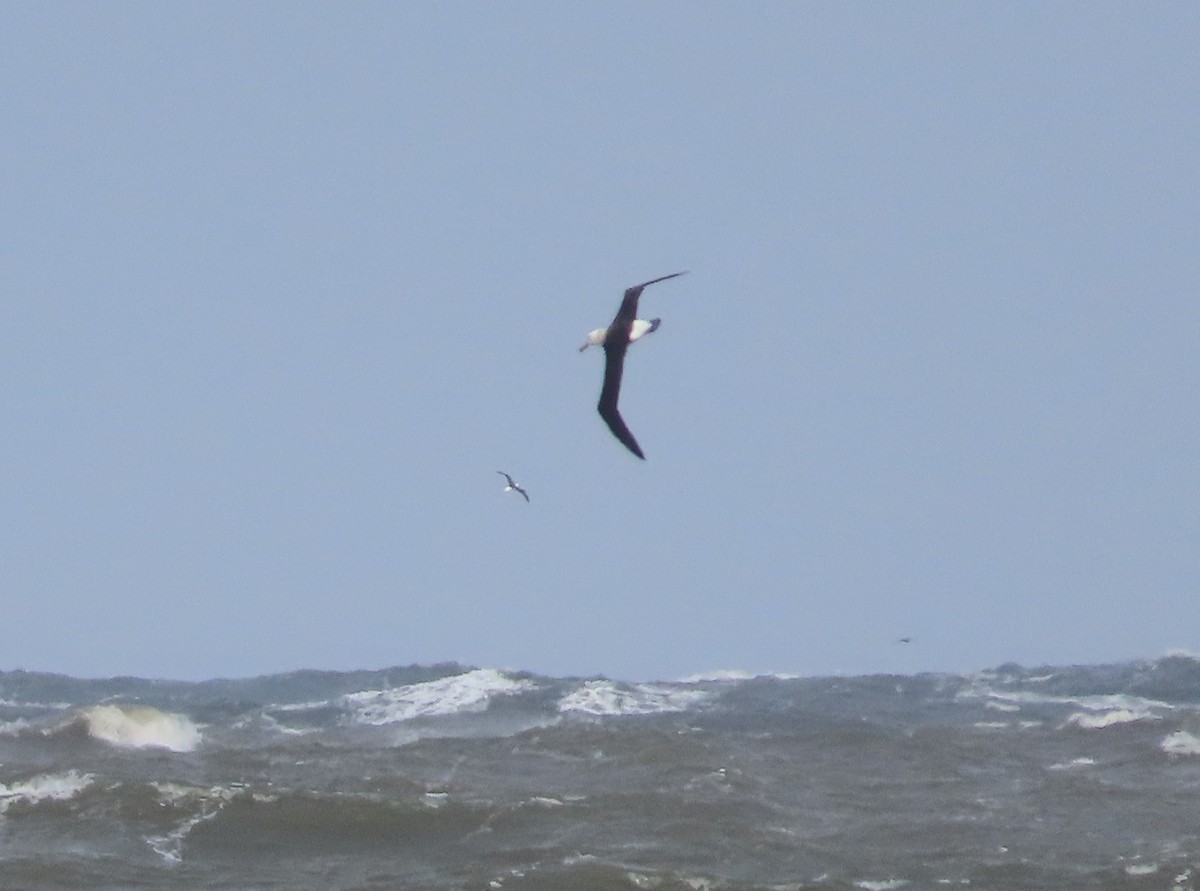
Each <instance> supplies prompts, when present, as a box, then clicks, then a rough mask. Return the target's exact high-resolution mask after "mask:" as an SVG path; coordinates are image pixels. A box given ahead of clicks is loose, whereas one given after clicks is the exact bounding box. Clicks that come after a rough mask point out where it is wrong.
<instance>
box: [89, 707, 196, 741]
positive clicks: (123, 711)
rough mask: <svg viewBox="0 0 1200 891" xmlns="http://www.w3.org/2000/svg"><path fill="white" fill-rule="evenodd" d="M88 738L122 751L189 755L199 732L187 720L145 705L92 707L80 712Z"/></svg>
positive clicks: (181, 716)
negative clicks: (162, 751) (168, 752)
mask: <svg viewBox="0 0 1200 891" xmlns="http://www.w3.org/2000/svg"><path fill="white" fill-rule="evenodd" d="M80 716H81V717H82V719H83V721H84V724H85V725H86V726H87V731H88V735H90V736H91V737H92V738H93V739H98V740H102V741H103V742H106V743H109V744H111V745H114V746H118V747H120V748H123V749H146V748H157V749H169V750H170V751H172V752H191V751H193V750H194V749H195V748H196V746H198V745H199V744H200V731H199V730H198V729H197V728H196V725H195V724H193V723H192V722H191V721H190V720H189V719H188V718H186V717H184V716H183V715H177V714H173V713H171V712H163V711H159V710H158V709H156V708H151V707H150V706H147V705H95V706H92V707H91V708H86V709H84V710H83V711H82V712H80Z"/></svg>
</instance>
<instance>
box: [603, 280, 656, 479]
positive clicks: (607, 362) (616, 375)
mask: <svg viewBox="0 0 1200 891" xmlns="http://www.w3.org/2000/svg"><path fill="white" fill-rule="evenodd" d="M634 303H635V304H636V303H637V295H634ZM628 346H629V339H628V333H627V335H626V337H625V338H624V339H623V340H621V341H620V342H619V343H610V342H609V341H605V343H604V386H603V387H602V388H601V389H600V402H599V403H597V405H596V408H597V409H598V410H599V412H600V417H602V418H604V423H606V424H608V429H609V430H611V431H612V432H613V436H615V437H616V438H617V439H619V440H621V442H622V443H624V445H625V448H627V449H629V451H631V452H633V453H634V454H635V455H637V456H638V457H639V458H641V459H642V460H643V461H645V460H646V456H645V455H643V454H642V450H641V448H640V447H639V446H638V444H637V440H636V439H634V438H633V434H632V433H630V432H629V428H628V427H626V426H625V421H624V420H623V419H622V418H621V413H620V412H619V411H617V400H618V399H619V398H620V396H621V372H622V371H623V370H624V367H625V350H626V348H628Z"/></svg>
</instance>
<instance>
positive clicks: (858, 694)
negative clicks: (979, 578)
mask: <svg viewBox="0 0 1200 891" xmlns="http://www.w3.org/2000/svg"><path fill="white" fill-rule="evenodd" d="M1198 876H1200V660H1197V659H1196V658H1195V657H1193V656H1189V655H1169V656H1166V657H1163V658H1159V659H1154V660H1147V661H1139V662H1131V663H1126V664H1119V665H1099V666H1072V667H1039V668H1025V667H1021V666H1017V665H1003V666H1000V667H998V668H995V669H993V670H988V671H981V672H977V673H972V674H964V675H954V674H918V675H911V676H902V675H886V676H885V675H877V676H865V677H811V678H809V677H787V676H758V677H754V676H748V675H744V674H740V673H734V672H724V673H716V674H713V675H710V676H700V677H694V678H687V679H684V680H678V681H672V682H655V683H625V682H617V681H613V680H608V679H605V678H555V677H543V676H539V675H536V674H531V673H523V672H519V671H510V670H505V671H500V670H495V669H489V668H470V667H466V666H461V665H455V664H447V665H434V666H409V667H398V668H389V669H385V670H379V671H354V672H325V671H298V672H293V673H289V674H282V675H273V676H267V677H258V678H250V679H244V680H212V681H204V682H177V681H161V680H143V679H136V678H115V679H106V680H89V679H77V678H71V677H65V676H62V675H51V674H41V673H34V672H25V671H10V672H4V673H0V888H3V889H5V891H15V889H59V888H61V889H84V888H86V889H90V891H106V889H107V891H117V889H120V891H125V889H145V888H171V889H239V891H240V889H245V891H250V889H289V891H342V889H347V891H349V889H363V891H367V889H370V891H384V889H408V888H413V889H487V891H551V889H581V891H582V889H594V891H635V889H637V891H644V889H661V891H701V889H735V891H751V889H772V891H780V889H814V891H816V889H864V891H891V889H899V888H910V889H924V888H931V889H934V888H950V889H953V888H960V889H972V891H974V889H996V891H1000V889H1040V888H1045V889H1055V891H1062V889H1091V888H1098V889H1129V891H1134V889H1158V891H1194V889H1196V888H1197V886H1198V885H1200V878H1198Z"/></svg>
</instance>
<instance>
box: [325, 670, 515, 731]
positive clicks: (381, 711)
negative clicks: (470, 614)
mask: <svg viewBox="0 0 1200 891" xmlns="http://www.w3.org/2000/svg"><path fill="white" fill-rule="evenodd" d="M535 686H536V684H534V683H533V682H532V681H528V680H517V679H513V678H510V677H508V676H507V675H505V674H504V673H503V672H500V671H496V670H495V669H492V668H479V669H475V670H474V671H468V672H467V673H465V674H457V675H453V676H452V677H447V678H439V679H438V680H436V681H426V682H424V683H421V684H409V685H407V686H404V687H396V688H395V689H392V690H364V691H362V692H359V693H349V694H347V695H346V696H343V697H342V700H341V701H342V703H343V704H344V705H346V706H347V707H349V708H350V710H351V712H352V720H353V721H354V722H355V723H359V724H376V725H381V724H395V723H398V722H400V721H411V720H412V719H413V718H426V717H436V716H439V715H453V714H458V713H461V712H482V711H484V710H486V709H487V707H488V704H489V703H490V702H491V701H492V697H494V696H512V695H513V694H515V693H520V692H522V691H524V690H530V689H533V688H534V687H535Z"/></svg>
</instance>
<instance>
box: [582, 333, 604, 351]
mask: <svg viewBox="0 0 1200 891" xmlns="http://www.w3.org/2000/svg"><path fill="white" fill-rule="evenodd" d="M607 333H608V329H607V328H597V329H596V330H595V331H593V332H591V333H590V334H589V335H588V336H587V340H585V341H584V342H583V346H581V347H580V348H579V352H581V353H582V352H583V351H584V350H586V349H587V348H588V347H590V346H601V345H602V344H603V343H604V335H606V334H607Z"/></svg>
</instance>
